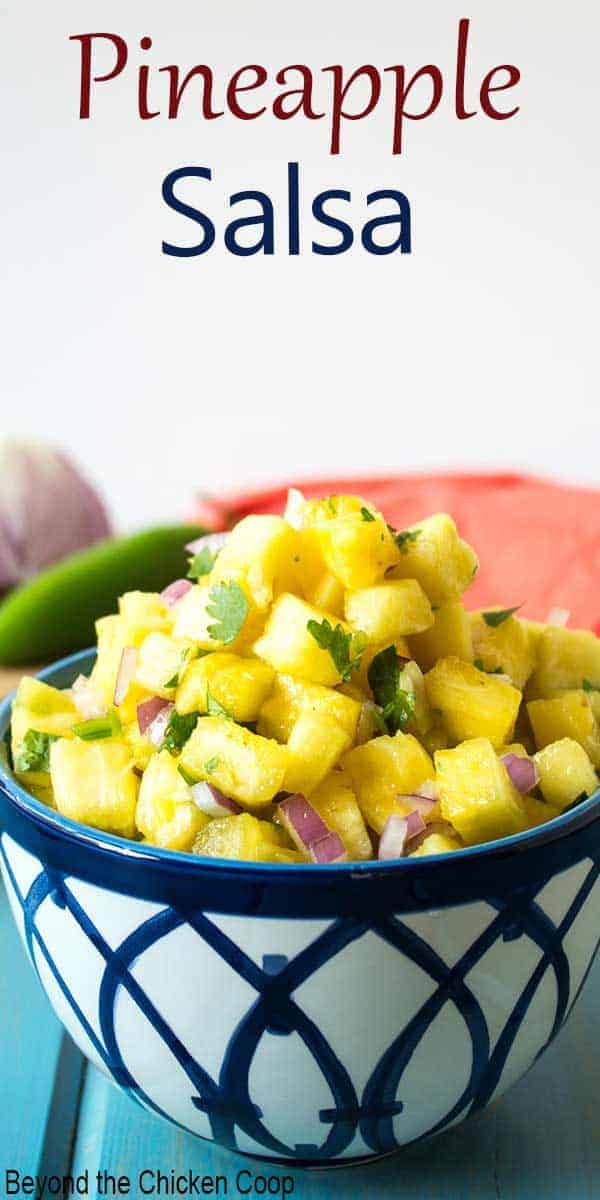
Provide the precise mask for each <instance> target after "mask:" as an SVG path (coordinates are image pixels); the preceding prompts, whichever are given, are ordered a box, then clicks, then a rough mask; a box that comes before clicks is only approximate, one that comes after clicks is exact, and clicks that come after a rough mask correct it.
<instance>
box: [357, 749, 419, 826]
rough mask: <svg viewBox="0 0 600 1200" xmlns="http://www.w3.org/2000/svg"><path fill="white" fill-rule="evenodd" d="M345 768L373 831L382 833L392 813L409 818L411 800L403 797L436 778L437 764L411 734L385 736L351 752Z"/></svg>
mask: <svg viewBox="0 0 600 1200" xmlns="http://www.w3.org/2000/svg"><path fill="white" fill-rule="evenodd" d="M342 767H343V769H344V771H345V772H347V774H348V775H349V777H350V779H351V781H352V787H353V790H354V793H355V795H356V799H357V800H358V803H359V806H360V809H361V812H362V814H363V816H364V818H365V820H366V822H367V825H370V827H371V829H374V830H375V832H376V833H381V832H382V831H383V827H384V825H385V823H386V821H387V819H388V817H389V816H391V814H392V813H398V814H399V815H400V816H405V815H406V814H407V813H408V812H410V810H411V805H410V801H406V800H403V799H402V798H401V797H402V796H407V795H410V793H411V792H415V791H417V790H418V788H419V785H420V784H422V783H424V782H425V780H427V779H432V778H433V773H434V772H433V763H432V761H431V759H430V757H429V755H428V754H427V752H426V751H425V750H424V749H423V747H422V746H421V745H420V743H419V742H418V741H417V739H416V738H415V737H413V735H412V734H410V733H397V734H396V735H395V736H394V737H389V736H388V735H387V734H383V735H382V736H381V737H377V738H373V740H372V741H370V742H365V743H364V745H362V746H356V747H355V748H354V749H353V750H349V751H348V753H347V754H345V755H344V757H343V759H342Z"/></svg>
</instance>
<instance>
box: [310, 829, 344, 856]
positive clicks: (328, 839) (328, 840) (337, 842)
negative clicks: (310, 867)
mask: <svg viewBox="0 0 600 1200" xmlns="http://www.w3.org/2000/svg"><path fill="white" fill-rule="evenodd" d="M310 856H311V858H312V860H313V862H316V863H321V864H323V865H325V864H329V863H336V862H347V860H348V855H347V853H346V847H345V846H344V843H343V841H342V839H341V837H340V835H339V833H331V832H330V831H329V830H328V831H327V833H326V835H325V837H322V838H319V839H318V841H316V842H313V843H312V845H311V846H310Z"/></svg>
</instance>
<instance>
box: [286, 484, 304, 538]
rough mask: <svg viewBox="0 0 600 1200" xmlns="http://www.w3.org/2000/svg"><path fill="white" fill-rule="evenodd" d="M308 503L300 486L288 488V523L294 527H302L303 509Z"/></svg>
mask: <svg viewBox="0 0 600 1200" xmlns="http://www.w3.org/2000/svg"><path fill="white" fill-rule="evenodd" d="M305 503H306V500H305V497H304V496H303V494H302V492H301V491H300V490H299V489H298V488H288V494H287V501H286V505H285V512H284V514H283V516H284V519H285V520H286V521H287V523H288V525H291V526H292V527H293V528H294V529H302V526H303V525H304V518H303V516H302V509H303V508H304V505H305Z"/></svg>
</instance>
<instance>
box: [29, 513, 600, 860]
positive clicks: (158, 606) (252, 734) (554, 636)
mask: <svg viewBox="0 0 600 1200" xmlns="http://www.w3.org/2000/svg"><path fill="white" fill-rule="evenodd" d="M188 549H189V551H190V554H191V556H192V557H191V562H190V571H189V578H188V579H186V580H176V581H175V582H174V583H172V584H170V585H169V587H168V588H166V589H165V591H164V592H163V593H162V594H161V595H158V594H151V593H144V592H129V593H127V594H126V595H124V596H122V597H121V600H120V604H119V612H118V614H115V615H111V616H106V617H102V618H101V619H100V620H99V621H98V623H97V633H98V655H97V659H96V662H95V665H94V668H93V670H92V672H91V674H90V676H89V677H85V676H79V678H78V679H76V680H75V683H74V684H73V686H72V687H71V688H70V689H69V690H66V691H59V690H57V689H55V688H53V687H50V686H48V685H47V684H45V683H42V682H41V681H39V680H36V679H31V678H26V679H24V680H23V681H22V682H21V684H20V686H19V689H18V692H17V695H16V699H15V702H14V705H13V715H12V731H11V733H12V757H13V764H14V771H15V774H16V776H17V778H18V779H19V780H20V781H21V782H22V783H23V784H24V785H25V786H26V787H27V788H28V790H29V791H30V792H31V793H32V794H33V795H34V796H36V797H37V798H38V799H40V800H42V801H44V803H46V804H48V805H49V806H51V807H52V808H55V809H57V810H58V812H59V813H61V814H63V815H64V816H66V817H70V818H72V819H73V820H75V821H79V822H82V823H83V824H85V825H88V826H93V827H95V828H96V829H100V830H104V831H106V832H108V833H111V834H117V835H121V836H122V837H125V838H135V839H137V840H141V841H143V842H146V843H149V844H150V845H153V846H159V847H163V848H166V849H169V850H179V851H186V852H192V853H194V854H199V855H208V856H212V857H216V858H233V859H243V860H250V861H255V862H271V863H303V862H306V863H332V862H343V861H358V860H365V859H373V858H380V859H394V858H399V857H405V856H411V857H412V856H416V855H428V854H439V853H446V852H451V851H453V850H457V849H460V848H461V847H463V846H472V845H477V844H478V843H482V842H488V841H491V840H493V839H495V838H501V837H505V836H507V835H510V834H515V833H519V832H522V831H524V830H527V829H531V828H532V827H534V826H536V825H540V824H542V823H543V822H545V821H548V820H550V819H551V818H553V817H555V816H557V815H558V814H559V813H561V812H563V811H564V810H565V809H566V808H568V807H569V806H571V805H573V804H575V803H577V802H578V801H579V800H581V799H582V798H583V797H585V796H589V795H590V794H591V793H592V792H594V790H595V789H596V788H597V786H598V778H597V775H596V768H597V767H598V766H600V726H599V722H600V640H599V639H598V638H596V637H595V636H594V635H593V634H592V633H588V632H585V631H576V630H570V629H566V628H565V627H564V624H565V618H566V617H567V616H568V614H560V613H559V614H558V615H557V616H556V615H555V616H554V619H552V616H551V618H550V623H549V624H547V625H543V624H538V623H536V622H533V621H528V620H525V619H522V618H520V617H519V616H518V609H517V608H514V607H511V608H505V609H502V608H491V609H490V610H488V611H481V612H469V611H468V610H467V609H466V608H465V606H464V604H463V600H462V596H463V593H464V592H465V590H466V589H467V588H468V585H469V583H470V581H471V580H472V578H473V576H474V575H475V573H476V571H477V565H478V563H477V557H476V554H475V552H474V550H472V549H471V547H470V546H469V545H467V543H466V542H464V541H463V540H462V539H461V538H460V537H459V535H458V533H457V530H456V526H455V524H454V522H453V521H452V519H451V517H450V516H448V515H446V514H444V513H438V514H435V515H433V516H430V517H427V518H426V519H424V520H422V521H420V522H419V523H418V524H417V525H414V526H412V527H411V528H410V529H405V530H401V531H397V530H394V529H392V528H391V526H389V525H388V524H387V523H386V521H385V518H384V517H383V516H382V515H381V513H379V512H377V511H376V509H375V508H374V507H373V506H372V505H370V504H368V503H367V502H365V501H363V500H361V499H360V498H359V497H356V496H330V497H328V498H326V499H323V500H319V501H314V500H310V501H309V500H305V499H304V497H303V496H302V495H301V493H299V492H296V491H292V492H290V494H289V497H288V504H287V508H286V512H285V516H284V517H276V516H248V517H245V518H244V519H243V520H242V521H240V522H239V524H238V525H236V526H235V528H234V529H233V530H232V531H231V532H230V533H229V534H228V535H209V536H206V537H203V538H199V539H198V540H197V541H196V542H195V543H192V544H191V545H190V546H189V547H188Z"/></svg>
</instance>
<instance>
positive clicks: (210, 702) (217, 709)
mask: <svg viewBox="0 0 600 1200" xmlns="http://www.w3.org/2000/svg"><path fill="white" fill-rule="evenodd" d="M206 711H207V713H208V715H209V717H225V720H226V721H233V717H232V715H231V713H229V712H227V709H226V708H223V705H222V704H219V701H218V700H216V699H215V697H214V696H213V695H212V693H211V691H210V688H207V689H206Z"/></svg>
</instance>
